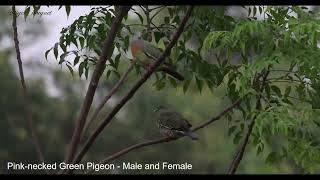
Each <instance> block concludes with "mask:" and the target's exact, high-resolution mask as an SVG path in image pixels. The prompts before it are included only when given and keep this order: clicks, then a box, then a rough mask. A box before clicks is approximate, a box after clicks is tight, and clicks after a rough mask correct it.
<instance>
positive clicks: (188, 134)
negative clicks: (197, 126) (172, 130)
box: [185, 130, 199, 140]
mask: <svg viewBox="0 0 320 180" xmlns="http://www.w3.org/2000/svg"><path fill="white" fill-rule="evenodd" d="M185 135H186V136H188V137H189V138H190V139H192V140H198V139H199V138H198V135H197V134H196V133H194V132H192V131H191V130H189V131H187V132H185Z"/></svg>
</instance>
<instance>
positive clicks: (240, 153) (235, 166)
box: [228, 68, 270, 174]
mask: <svg viewBox="0 0 320 180" xmlns="http://www.w3.org/2000/svg"><path fill="white" fill-rule="evenodd" d="M269 73H270V71H269V68H268V70H267V72H266V73H265V74H264V76H263V79H262V83H261V85H260V90H259V91H260V93H259V97H258V99H257V103H256V109H257V110H261V98H262V92H263V90H264V87H265V84H266V81H267V77H268V75H269ZM256 118H257V115H255V116H254V117H253V118H252V121H251V123H250V124H249V126H248V131H247V133H246V135H245V138H244V140H243V142H242V144H241V146H240V148H239V149H238V151H237V152H236V154H235V156H234V159H233V160H232V162H231V164H230V167H229V170H228V174H234V173H235V172H236V171H237V169H238V167H239V164H240V162H241V160H242V158H243V154H244V151H245V149H246V147H247V145H248V142H249V138H250V135H251V133H252V130H253V127H254V124H255V120H256Z"/></svg>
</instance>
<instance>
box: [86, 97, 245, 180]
mask: <svg viewBox="0 0 320 180" xmlns="http://www.w3.org/2000/svg"><path fill="white" fill-rule="evenodd" d="M240 102H241V99H238V100H237V101H235V102H234V103H233V104H232V105H230V106H229V107H228V108H226V109H225V110H223V111H222V112H220V113H219V114H218V115H217V116H215V117H213V118H211V119H210V120H208V121H207V122H205V123H203V124H201V125H199V126H197V127H195V128H194V129H193V130H192V131H193V132H195V131H198V130H200V129H202V128H205V127H207V126H208V125H209V124H211V123H213V122H215V121H217V120H219V119H221V118H222V117H223V116H224V115H225V114H226V113H228V112H229V111H231V110H232V109H233V108H235V107H236V106H237V105H239V103H240ZM182 137H183V136H181V137H162V138H157V139H153V140H147V141H144V142H141V143H137V144H134V145H131V146H129V147H127V148H124V149H122V150H120V151H118V152H116V153H114V154H112V155H110V156H108V157H107V158H105V159H103V160H102V161H100V162H99V164H106V163H109V162H111V161H113V160H115V159H117V158H119V157H121V156H123V155H125V154H127V153H129V152H131V151H133V150H136V149H140V148H143V147H146V146H151V145H155V144H160V143H164V142H170V141H174V140H177V139H179V138H182ZM92 172H93V170H89V171H87V172H86V174H89V173H92Z"/></svg>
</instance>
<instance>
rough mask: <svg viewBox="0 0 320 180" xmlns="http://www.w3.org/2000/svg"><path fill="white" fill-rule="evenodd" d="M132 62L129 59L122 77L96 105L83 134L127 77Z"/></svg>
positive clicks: (131, 67) (132, 65)
mask: <svg viewBox="0 0 320 180" xmlns="http://www.w3.org/2000/svg"><path fill="white" fill-rule="evenodd" d="M134 64H135V62H134V61H131V63H130V65H129V67H128V69H127V70H126V72H125V73H124V74H123V75H122V77H121V78H120V79H119V80H118V82H117V83H116V84H115V85H114V86H113V87H112V89H111V90H110V92H109V94H107V95H106V96H105V97H104V98H103V100H102V102H101V103H100V104H99V105H98V107H97V109H96V110H95V112H94V113H93V115H92V117H91V119H90V120H89V121H88V123H87V126H86V128H85V130H84V131H83V134H85V132H86V131H87V129H88V128H89V127H90V125H91V123H92V122H93V121H94V120H95V119H96V118H97V117H98V115H99V113H100V111H101V110H102V108H103V106H104V105H105V104H106V103H107V102H108V100H109V99H110V98H111V97H112V96H113V94H114V93H115V92H117V90H118V89H119V88H120V87H121V85H122V84H123V83H124V81H125V80H126V79H127V77H128V75H129V73H130V72H131V70H132V69H133V67H134Z"/></svg>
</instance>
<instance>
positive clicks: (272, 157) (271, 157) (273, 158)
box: [266, 152, 277, 164]
mask: <svg viewBox="0 0 320 180" xmlns="http://www.w3.org/2000/svg"><path fill="white" fill-rule="evenodd" d="M276 162H277V153H276V152H271V153H269V155H268V156H267V158H266V163H267V164H274V163H276Z"/></svg>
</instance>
